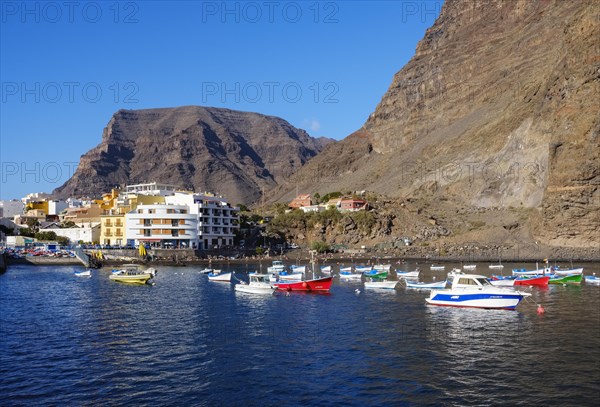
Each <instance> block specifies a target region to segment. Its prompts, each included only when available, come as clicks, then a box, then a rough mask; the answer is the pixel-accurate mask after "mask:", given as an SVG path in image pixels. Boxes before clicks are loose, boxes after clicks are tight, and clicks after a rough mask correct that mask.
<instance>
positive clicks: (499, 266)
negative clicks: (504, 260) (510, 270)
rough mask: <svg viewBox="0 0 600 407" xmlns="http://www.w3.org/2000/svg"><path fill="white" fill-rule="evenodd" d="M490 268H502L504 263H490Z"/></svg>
mask: <svg viewBox="0 0 600 407" xmlns="http://www.w3.org/2000/svg"><path fill="white" fill-rule="evenodd" d="M490 268H491V269H503V268H504V265H502V264H490Z"/></svg>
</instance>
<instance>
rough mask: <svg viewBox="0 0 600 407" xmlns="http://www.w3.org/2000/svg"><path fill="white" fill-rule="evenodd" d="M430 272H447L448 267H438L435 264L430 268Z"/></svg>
mask: <svg viewBox="0 0 600 407" xmlns="http://www.w3.org/2000/svg"><path fill="white" fill-rule="evenodd" d="M429 270H432V271H442V270H446V266H436V265H435V264H432V265H431V266H429Z"/></svg>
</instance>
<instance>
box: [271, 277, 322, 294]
mask: <svg viewBox="0 0 600 407" xmlns="http://www.w3.org/2000/svg"><path fill="white" fill-rule="evenodd" d="M332 282H333V277H325V278H317V279H314V280H306V281H280V282H278V283H274V284H273V285H274V286H275V287H277V289H278V290H281V291H310V292H328V291H329V290H330V289H331V283H332Z"/></svg>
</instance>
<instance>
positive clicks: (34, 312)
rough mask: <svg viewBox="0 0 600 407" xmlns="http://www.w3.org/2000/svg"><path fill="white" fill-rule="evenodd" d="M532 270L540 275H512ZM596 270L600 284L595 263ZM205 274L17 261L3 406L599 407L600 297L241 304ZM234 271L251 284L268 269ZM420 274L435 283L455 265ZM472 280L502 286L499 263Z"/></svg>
mask: <svg viewBox="0 0 600 407" xmlns="http://www.w3.org/2000/svg"><path fill="white" fill-rule="evenodd" d="M414 266H415V265H414V264H405V265H403V266H402V267H403V268H404V269H407V270H412V269H414ZM265 267H266V266H263V268H265ZM521 267H528V268H532V266H531V265H519V264H514V265H511V264H507V265H506V267H505V269H504V273H505V274H506V273H507V272H510V269H511V268H521ZM583 267H584V273H585V274H588V275H589V274H591V273H592V272H596V273H597V274H598V275H600V264H598V263H593V264H583ZM202 268H203V267H201V266H188V267H161V268H159V273H158V275H157V276H156V278H155V285H154V286H131V285H124V284H120V283H115V282H112V281H110V280H109V278H108V277H109V275H110V269H100V270H94V271H92V277H91V278H78V277H75V276H74V275H73V272H74V271H81V270H83V269H82V268H80V267H32V266H16V265H15V266H10V267H9V269H8V271H7V272H6V273H5V274H2V275H0V389H1V390H0V405H2V406H12V405H36V406H40V405H84V404H97V405H139V404H143V405H185V406H204V405H206V406H234V405H235V406H240V405H243V406H253V405H256V406H271V405H272V406H281V405H318V406H323V405H357V406H366V405H390V406H391V405H432V406H433V405H435V406H437V405H497V404H503V405H524V406H530V405H544V406H551V405H577V406H585V405H597V403H598V400H599V399H600V287H598V286H588V285H585V284H583V285H581V286H562V285H559V286H550V287H547V288H537V287H533V288H525V287H524V288H521V289H523V290H527V291H530V292H531V293H532V296H531V297H530V298H531V299H530V300H528V301H523V302H522V303H521V304H520V305H519V306H518V308H517V310H516V311H498V310H479V309H461V308H446V307H435V306H429V305H426V303H425V298H426V297H427V296H428V293H426V292H420V291H415V290H409V289H406V288H405V287H404V285H403V284H402V283H400V284H399V285H398V287H397V289H396V290H394V291H389V292H377V291H371V290H365V289H364V287H363V285H362V284H361V283H344V282H339V281H338V280H337V278H336V280H335V283H334V285H333V286H332V289H331V293H330V294H327V295H324V294H300V293H291V294H287V293H276V294H274V295H272V296H264V295H263V296H260V295H252V294H243V293H237V292H235V290H234V289H233V284H229V283H215V282H209V281H208V279H207V276H206V275H203V274H200V272H199V271H200V270H201V269H202ZM222 268H223V269H224V270H227V269H231V270H233V271H235V272H236V276H237V277H238V278H240V279H242V280H243V279H246V280H247V273H248V272H249V271H254V270H255V268H256V267H255V266H254V265H236V266H227V265H223V267H222ZM421 268H422V270H423V273H422V276H421V280H422V281H427V282H430V281H433V280H434V278H435V279H436V280H437V281H439V280H442V279H445V276H446V272H447V271H450V270H451V268H452V265H448V266H447V267H446V272H435V271H430V270H429V269H428V267H424V266H421ZM334 270H336V267H334ZM475 272H476V273H478V274H485V275H491V271H490V270H489V269H488V268H487V264H479V265H478V268H477V270H476V271H475ZM494 272H496V271H494ZM536 304H542V306H543V307H544V308H545V313H543V314H538V313H537V312H536V308H537V306H536Z"/></svg>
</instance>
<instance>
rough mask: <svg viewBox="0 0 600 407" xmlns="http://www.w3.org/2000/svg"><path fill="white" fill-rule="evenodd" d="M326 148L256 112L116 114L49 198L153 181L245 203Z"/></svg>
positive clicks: (195, 110)
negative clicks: (63, 182)
mask: <svg viewBox="0 0 600 407" xmlns="http://www.w3.org/2000/svg"><path fill="white" fill-rule="evenodd" d="M329 142H331V140H329V139H314V138H311V137H310V136H309V135H308V134H307V133H306V132H305V131H304V130H300V129H297V128H295V127H293V126H292V125H290V124H289V123H288V122H286V121H285V120H282V119H280V118H277V117H272V116H265V115H261V114H257V113H248V112H239V111H234V110H228V109H217V108H208V107H199V106H185V107H179V108H166V109H147V110H120V111H118V112H117V113H115V114H114V115H113V117H112V118H111V119H110V121H109V123H108V125H107V126H106V128H105V129H104V132H103V134H102V142H101V143H100V144H99V145H98V146H97V147H95V148H94V149H92V150H90V151H89V152H87V153H86V154H84V155H83V156H82V157H81V161H80V163H79V166H78V168H77V170H76V172H75V174H74V175H73V177H72V178H71V179H69V180H68V181H67V182H66V183H65V184H64V185H62V186H61V187H59V188H57V189H56V190H55V191H54V194H55V195H56V196H62V197H65V196H77V195H85V194H90V195H97V194H98V193H100V192H103V191H108V190H110V188H112V187H113V186H115V185H123V184H127V183H141V182H151V181H157V182H165V183H170V184H174V185H179V186H182V187H185V188H189V189H193V190H196V191H212V192H219V193H221V194H223V195H224V196H226V197H228V198H229V199H230V200H231V201H232V202H233V203H251V202H253V201H255V200H257V199H258V198H260V197H261V191H262V189H269V188H272V187H274V186H276V185H277V184H278V183H279V182H281V181H282V180H283V179H285V178H286V177H288V176H289V175H290V174H292V173H293V172H295V171H297V170H298V169H299V168H300V167H301V166H302V165H303V164H304V163H305V162H306V161H308V160H309V159H310V158H312V157H313V156H314V155H316V154H317V153H318V152H319V151H320V150H321V149H322V148H323V147H324V146H325V145H327V144H328V143H329Z"/></svg>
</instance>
